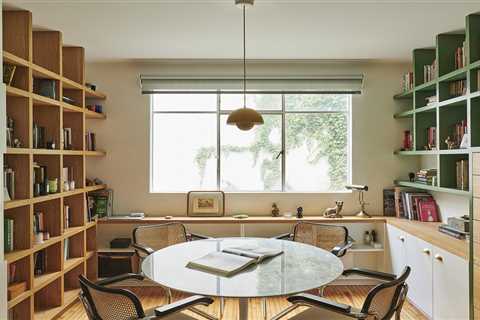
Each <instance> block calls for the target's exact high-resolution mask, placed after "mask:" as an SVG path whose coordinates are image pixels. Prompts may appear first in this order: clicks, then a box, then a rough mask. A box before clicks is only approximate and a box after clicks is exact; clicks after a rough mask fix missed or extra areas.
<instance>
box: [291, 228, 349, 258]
mask: <svg viewBox="0 0 480 320" xmlns="http://www.w3.org/2000/svg"><path fill="white" fill-rule="evenodd" d="M293 240H294V241H297V242H302V243H306V244H310V245H312V246H315V247H318V248H321V249H324V250H327V251H332V250H333V248H335V247H336V246H339V245H343V244H345V243H347V241H348V229H347V228H346V227H343V226H335V225H330V224H320V223H311V222H300V223H297V224H296V225H295V229H294V231H293Z"/></svg>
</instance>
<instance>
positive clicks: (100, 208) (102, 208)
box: [95, 196, 108, 218]
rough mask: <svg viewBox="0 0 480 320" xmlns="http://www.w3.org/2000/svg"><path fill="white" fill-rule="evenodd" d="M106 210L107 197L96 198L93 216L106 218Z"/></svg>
mask: <svg viewBox="0 0 480 320" xmlns="http://www.w3.org/2000/svg"><path fill="white" fill-rule="evenodd" d="M107 210H108V197H104V196H96V197H95V215H98V217H100V218H102V217H106V216H107Z"/></svg>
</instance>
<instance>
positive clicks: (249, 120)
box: [227, 0, 263, 131]
mask: <svg viewBox="0 0 480 320" xmlns="http://www.w3.org/2000/svg"><path fill="white" fill-rule="evenodd" d="M253 2H254V0H235V5H237V6H240V7H241V8H242V10H243V108H239V109H237V110H235V111H233V112H232V113H230V114H229V115H228V118H227V124H229V125H235V126H237V128H238V129H240V130H243V131H248V130H250V129H252V128H253V127H254V126H255V125H260V124H263V118H262V115H261V114H260V113H258V112H257V111H255V110H254V109H251V108H247V61H246V45H245V10H246V7H247V6H253Z"/></svg>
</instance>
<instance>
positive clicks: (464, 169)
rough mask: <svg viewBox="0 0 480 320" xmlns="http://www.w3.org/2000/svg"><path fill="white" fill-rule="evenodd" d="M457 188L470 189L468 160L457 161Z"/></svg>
mask: <svg viewBox="0 0 480 320" xmlns="http://www.w3.org/2000/svg"><path fill="white" fill-rule="evenodd" d="M456 171H457V189H459V190H468V183H469V182H468V160H459V161H457V162H456Z"/></svg>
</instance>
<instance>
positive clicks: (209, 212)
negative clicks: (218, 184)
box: [187, 191, 225, 217]
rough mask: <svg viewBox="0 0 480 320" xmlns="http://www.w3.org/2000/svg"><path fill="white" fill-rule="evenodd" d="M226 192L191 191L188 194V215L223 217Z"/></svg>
mask: <svg viewBox="0 0 480 320" xmlns="http://www.w3.org/2000/svg"><path fill="white" fill-rule="evenodd" d="M224 215H225V193H224V192H223V191H190V192H188V194H187V216H189V217H223V216H224Z"/></svg>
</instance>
